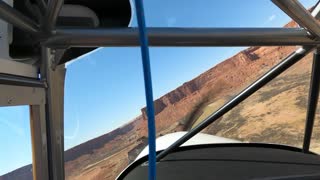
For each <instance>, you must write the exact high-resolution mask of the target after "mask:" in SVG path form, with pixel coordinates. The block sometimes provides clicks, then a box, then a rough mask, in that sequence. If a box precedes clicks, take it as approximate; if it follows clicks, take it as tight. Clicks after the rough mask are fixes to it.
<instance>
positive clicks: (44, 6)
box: [36, 0, 47, 14]
mask: <svg viewBox="0 0 320 180" xmlns="http://www.w3.org/2000/svg"><path fill="white" fill-rule="evenodd" d="M36 2H37V4H38V6H39V9H40V11H41V13H42V14H45V13H46V11H47V3H46V2H45V0H36Z"/></svg>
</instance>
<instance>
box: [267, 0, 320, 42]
mask: <svg viewBox="0 0 320 180" xmlns="http://www.w3.org/2000/svg"><path fill="white" fill-rule="evenodd" d="M272 2H273V3H274V4H276V5H277V6H278V7H279V8H280V9H281V10H283V11H284V12H285V13H286V14H288V16H290V17H291V18H292V19H293V20H294V21H296V22H297V23H298V24H299V25H300V26H302V27H304V28H306V29H307V30H308V31H309V32H310V33H311V34H312V35H314V36H316V37H317V38H320V23H319V22H318V21H317V20H316V19H315V18H314V17H313V16H312V15H311V13H310V12H309V11H308V10H306V9H305V8H304V7H303V6H302V4H300V3H299V1H297V0H272ZM314 14H317V12H314Z"/></svg>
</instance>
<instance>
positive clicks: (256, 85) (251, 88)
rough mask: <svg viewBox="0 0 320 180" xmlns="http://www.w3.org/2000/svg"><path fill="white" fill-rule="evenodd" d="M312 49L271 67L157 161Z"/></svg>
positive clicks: (293, 55) (166, 150) (306, 49)
mask: <svg viewBox="0 0 320 180" xmlns="http://www.w3.org/2000/svg"><path fill="white" fill-rule="evenodd" d="M312 49H313V47H305V48H300V49H298V50H297V51H295V52H293V53H291V54H290V55H289V56H287V57H286V58H285V59H284V60H283V61H281V62H280V63H279V64H278V65H276V66H275V67H273V68H272V69H271V70H269V71H268V72H267V73H266V74H264V75H263V76H262V77H260V78H259V79H258V80H256V81H255V82H254V83H252V84H251V85H250V86H248V87H247V88H246V89H244V90H243V91H242V92H240V93H239V94H238V95H237V96H235V97H234V98H233V99H231V100H230V101H229V102H227V103H226V104H225V105H223V106H222V107H221V108H220V109H218V110H217V111H216V112H214V113H213V114H211V115H210V116H209V117H207V118H206V119H205V120H204V121H202V122H201V123H200V124H198V125H197V126H196V127H194V128H193V129H192V130H190V131H189V132H188V133H187V134H185V135H184V136H182V137H181V138H180V139H178V140H177V141H176V142H174V143H173V144H172V145H171V146H169V147H168V148H167V149H165V150H164V151H162V152H161V153H160V154H159V155H158V156H157V161H159V160H161V159H162V158H164V157H165V156H166V155H168V154H169V153H170V152H172V151H173V150H174V149H176V148H178V147H179V146H180V145H182V144H183V143H185V142H186V141H188V140H189V139H190V138H192V137H193V136H194V135H196V134H197V133H199V132H200V131H202V130H203V129H204V128H206V127H207V126H208V125H210V124H211V123H213V122H214V121H216V120H217V119H219V118H220V117H222V116H223V115H224V114H225V113H227V112H228V111H230V110H231V109H232V108H234V107H235V106H237V105H238V104H239V103H241V102H242V101H243V100H245V99H246V98H248V97H249V96H251V95H252V94H253V93H254V92H256V91H257V90H259V89H260V88H261V87H263V86H264V85H266V84H267V83H268V82H270V81H271V80H273V79H274V78H275V77H277V76H278V75H279V74H281V73H282V72H284V71H285V70H287V69H288V68H289V67H291V66H292V65H294V64H295V63H296V62H298V61H299V60H300V59H302V58H303V57H304V56H305V55H306V54H308V53H309V52H310V51H311V50H312Z"/></svg>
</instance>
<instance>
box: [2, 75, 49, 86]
mask: <svg viewBox="0 0 320 180" xmlns="http://www.w3.org/2000/svg"><path fill="white" fill-rule="evenodd" d="M0 84H6V85H14V86H27V87H42V88H45V87H46V83H45V82H44V81H42V80H38V79H34V78H28V77H22V76H16V75H9V74H1V73H0Z"/></svg>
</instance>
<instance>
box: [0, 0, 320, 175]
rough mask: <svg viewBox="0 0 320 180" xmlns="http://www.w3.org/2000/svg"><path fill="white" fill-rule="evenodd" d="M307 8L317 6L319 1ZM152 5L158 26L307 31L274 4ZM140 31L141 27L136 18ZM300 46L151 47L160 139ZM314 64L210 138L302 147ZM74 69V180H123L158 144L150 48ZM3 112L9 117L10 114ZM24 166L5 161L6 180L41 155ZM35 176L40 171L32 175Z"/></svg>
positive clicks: (318, 127)
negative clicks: (147, 91) (147, 80)
mask: <svg viewBox="0 0 320 180" xmlns="http://www.w3.org/2000/svg"><path fill="white" fill-rule="evenodd" d="M300 2H301V3H302V4H303V5H304V6H305V7H312V6H313V5H314V4H315V3H316V0H301V1H300ZM144 3H145V11H146V12H145V13H146V21H147V26H148V27H283V26H285V27H297V24H296V23H294V22H292V21H291V19H290V18H289V17H288V16H287V15H286V14H285V13H283V12H282V11H281V10H280V9H279V8H278V7H276V6H275V5H274V4H273V3H272V2H270V1H268V0H264V1H240V0H239V1H234V0H225V1H221V2H217V1H210V0H204V1H201V2H198V1H191V0H187V1H185V0H175V1H172V0H162V1H145V2H144ZM130 27H137V22H136V17H135V15H133V20H132V22H131V24H130ZM296 49H297V47H294V46H290V47H287V46H281V47H280V46H272V47H271V46H269V47H264V46H262V47H258V46H255V47H214V48H209V47H197V48H193V47H185V48H177V47H170V48H169V47H166V48H150V56H151V69H152V81H153V89H154V105H155V115H156V130H157V131H156V133H157V134H156V135H157V137H158V138H161V137H164V136H166V135H170V134H172V133H182V134H183V133H185V132H186V131H190V130H192V129H193V128H195V127H196V126H197V125H199V124H200V123H201V122H203V121H204V120H205V119H206V118H207V117H208V116H210V115H211V114H212V113H213V112H215V111H216V110H217V109H219V108H220V107H221V106H222V105H224V104H225V103H227V102H228V101H229V100H230V99H232V98H233V97H234V96H236V95H237V94H238V93H239V92H241V91H242V90H243V89H244V88H245V87H247V86H248V85H250V84H251V83H252V82H254V81H255V80H256V79H257V78H258V77H260V76H261V75H263V74H264V73H265V72H267V71H268V70H270V69H271V68H272V67H273V66H274V65H276V64H278V63H279V62H280V61H281V60H282V59H283V58H285V57H286V56H288V55H289V54H290V53H291V52H293V51H295V50H296ZM311 64H312V54H309V55H308V56H306V57H305V58H304V59H303V60H301V61H300V62H298V63H297V64H295V65H294V66H293V67H291V68H290V69H289V70H287V71H286V72H285V73H283V74H281V75H280V76H279V77H277V78H276V79H274V80H273V81H271V82H270V83H268V84H267V85H266V86H264V87H263V88H261V89H260V90H259V91H257V92H256V93H254V94H253V95H252V96H250V97H249V98H248V99H246V100H245V101H244V102H242V103H240V104H239V105H238V106H236V107H235V108H234V109H232V110H231V111H230V112H228V113H227V114H225V115H224V116H223V117H221V118H220V119H218V120H217V121H215V122H214V123H212V124H211V125H210V126H208V127H207V128H205V129H204V130H203V131H202V132H201V133H203V134H204V135H203V136H206V137H207V135H210V136H211V137H208V139H210V138H212V136H214V138H213V139H214V140H212V142H213V141H216V139H219V142H220V140H221V142H223V143H227V142H240V143H274V144H283V145H289V146H294V147H299V148H301V147H302V143H303V134H304V129H305V119H306V109H307V102H308V90H309V82H310V74H311ZM66 68H67V74H66V82H65V99H64V101H65V102H64V151H65V154H64V158H65V167H64V168H65V178H66V179H68V180H78V179H79V180H81V179H115V177H117V175H118V174H119V173H120V172H121V171H122V170H123V169H125V168H126V167H127V166H128V165H129V164H130V163H131V162H133V161H135V159H136V158H137V157H138V156H139V154H140V153H141V152H142V151H143V149H144V148H145V147H146V146H147V145H148V142H147V140H148V134H147V115H146V108H145V95H144V84H143V83H144V80H143V75H142V72H143V70H142V63H141V52H140V49H139V48H138V47H137V48H133V47H130V48H128V47H121V48H119V47H118V48H115V47H108V48H99V49H97V50H95V51H93V52H90V53H88V54H86V55H84V56H81V57H79V58H77V59H75V60H73V61H71V62H68V63H67V64H66ZM319 112H320V111H319V109H318V110H317V114H316V121H315V125H314V130H313V136H312V142H311V148H310V149H311V151H313V152H315V153H320V143H319V142H320V141H319V140H320V139H319V137H320V136H319V133H320V124H319V116H320V114H319ZM0 115H1V116H4V115H5V114H4V113H2V111H0ZM13 118H14V117H13ZM5 122H7V121H5ZM12 123H15V124H19V122H15V121H13V122H12ZM12 127H13V126H12ZM12 127H11V126H10V128H11V129H15V128H12ZM28 128H29V127H28ZM0 130H1V129H0ZM29 131H30V129H27V128H25V129H24V132H29ZM180 135H181V134H180ZM26 137H27V136H26ZM179 137H181V136H179ZM220 138H221V139H220ZM2 139H5V136H3V137H2ZM164 139H165V138H164ZM173 139H174V140H177V138H176V137H175V138H173ZM24 142H25V143H27V144H28V146H26V147H29V146H30V148H21V147H20V146H19V148H16V147H13V148H16V149H20V150H21V153H23V154H30V153H31V150H30V149H31V142H30V140H28V141H24ZM164 142H165V143H167V144H166V145H165V147H167V146H168V145H170V144H171V142H167V139H165V140H164ZM172 142H173V141H172ZM191 144H192V143H191ZM10 147H11V146H10ZM159 147H160V146H159ZM0 153H1V157H4V156H6V157H14V156H16V152H15V151H3V152H0ZM141 156H142V155H140V156H139V157H141ZM26 157H29V156H26ZM17 159H18V158H17ZM20 160H21V159H19V160H12V161H13V162H16V163H15V166H10V168H9V166H8V167H6V168H2V167H5V166H6V163H5V162H4V164H0V170H2V169H3V170H2V171H0V172H1V173H0V180H2V178H3V177H8V173H9V172H11V171H13V173H14V174H15V173H16V174H20V173H21V171H18V170H16V169H18V168H19V167H21V166H23V165H29V166H27V167H28V168H29V167H30V163H31V154H30V158H24V159H22V160H21V163H20V162H19V161H20ZM6 161H9V159H6ZM17 162H19V163H20V164H18V163H17ZM18 166H19V167H18ZM14 170H16V171H14ZM27 170H28V174H29V175H30V174H32V171H31V170H30V168H29V169H27ZM29 170H30V171H29ZM11 177H13V176H11ZM28 180H29V179H28Z"/></svg>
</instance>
